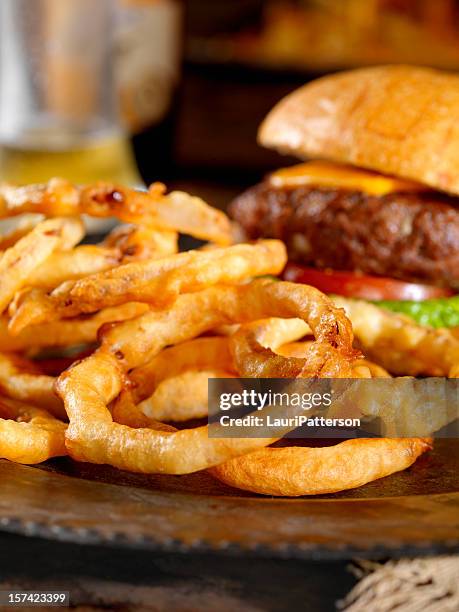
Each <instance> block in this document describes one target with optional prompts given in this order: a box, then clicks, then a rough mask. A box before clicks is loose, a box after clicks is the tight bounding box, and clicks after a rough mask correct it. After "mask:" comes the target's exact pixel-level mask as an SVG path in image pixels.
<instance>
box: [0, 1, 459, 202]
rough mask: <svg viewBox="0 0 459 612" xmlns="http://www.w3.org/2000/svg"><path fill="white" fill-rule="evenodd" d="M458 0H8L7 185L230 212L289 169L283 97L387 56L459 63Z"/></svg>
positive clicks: (0, 26)
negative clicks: (167, 190) (276, 123)
mask: <svg viewBox="0 0 459 612" xmlns="http://www.w3.org/2000/svg"><path fill="white" fill-rule="evenodd" d="M458 17H459V2H457V1H456V0H435V1H432V0H218V1H215V0H183V1H180V0H97V2H94V1H93V0H0V180H7V181H8V180H9V181H14V182H19V183H27V182H31V181H33V182H35V181H44V180H47V179H48V178H50V177H52V176H56V175H60V176H65V177H68V178H70V179H71V180H74V181H78V182H85V181H92V180H95V179H97V178H100V179H113V180H119V181H123V182H127V183H130V184H136V185H141V184H143V183H150V182H152V181H154V180H162V181H164V182H166V183H167V184H168V186H171V187H182V188H185V189H189V190H191V191H193V192H195V193H197V194H199V195H202V196H203V197H206V198H207V199H208V200H209V201H210V202H211V203H213V204H215V205H218V206H224V205H225V203H226V202H227V201H228V200H229V199H230V198H231V197H232V196H233V195H235V194H236V193H238V192H239V191H241V189H243V188H244V187H245V186H246V185H248V184H251V183H254V182H256V181H257V180H259V178H260V177H261V176H262V175H263V174H264V173H265V172H267V171H268V170H269V169H270V168H272V167H275V166H279V165H280V164H281V163H288V162H289V160H283V161H281V160H280V158H279V156H277V155H276V154H274V153H270V152H268V151H263V150H262V149H260V148H259V147H258V146H257V144H256V131H257V127H258V125H259V123H260V121H261V120H262V118H263V117H264V115H265V114H266V113H267V112H268V110H269V109H270V108H271V107H272V106H273V104H274V103H275V102H276V101H278V100H279V99H280V98H281V97H282V96H283V95H285V94H286V93H288V92H289V91H291V90H292V89H294V88H295V87H297V86H299V85H300V84H302V83H304V82H307V81H309V80H311V79H313V78H316V77H317V76H320V75H323V74H326V73H328V72H334V71H337V70H342V69H346V68H353V67H358V66H365V65H370V64H378V63H411V64H419V65H428V66H436V67H440V68H444V69H448V70H457V69H458V68H459V29H458V23H459V20H458Z"/></svg>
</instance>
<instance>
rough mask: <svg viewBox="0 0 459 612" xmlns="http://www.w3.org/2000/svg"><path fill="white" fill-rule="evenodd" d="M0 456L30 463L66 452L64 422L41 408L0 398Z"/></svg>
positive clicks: (39, 461)
mask: <svg viewBox="0 0 459 612" xmlns="http://www.w3.org/2000/svg"><path fill="white" fill-rule="evenodd" d="M0 417H1V418H0V457H1V458H2V459H9V460H10V461H16V462H18V463H26V464H34V463H41V462H42V461H46V460H47V459H50V458H51V457H59V456H62V455H66V454H67V453H66V449H65V435H64V434H65V430H66V425H65V423H62V422H61V421H58V420H57V419H56V418H54V417H53V416H51V415H50V414H49V413H48V412H46V411H45V410H42V409H40V408H35V407H33V406H29V405H28V404H24V403H22V402H18V401H15V400H12V399H6V398H0Z"/></svg>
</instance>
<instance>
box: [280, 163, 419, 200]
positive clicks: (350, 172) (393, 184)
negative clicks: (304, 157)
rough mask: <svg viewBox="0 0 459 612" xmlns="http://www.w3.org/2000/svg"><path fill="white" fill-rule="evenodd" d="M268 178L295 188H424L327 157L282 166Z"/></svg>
mask: <svg viewBox="0 0 459 612" xmlns="http://www.w3.org/2000/svg"><path fill="white" fill-rule="evenodd" d="M268 180H269V182H270V183H271V185H273V187H280V188H283V187H285V188H295V187H303V186H308V185H311V186H316V187H332V188H336V189H352V190H356V191H363V192H365V193H369V194H371V195H385V194H387V193H393V192H395V191H414V192H416V191H427V190H428V188H427V187H425V186H424V185H422V184H421V183H415V182H414V181H409V180H406V179H401V178H397V177H393V176H385V175H384V174H378V173H377V172H372V171H371V170H363V169H361V168H356V167H354V166H346V165H344V164H335V163H333V162H328V161H311V162H307V163H304V164H297V165H295V166H290V167H289V168H282V169H281V170H277V171H276V172H274V173H273V174H271V175H270V176H269V179H268Z"/></svg>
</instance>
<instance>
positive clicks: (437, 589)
mask: <svg viewBox="0 0 459 612" xmlns="http://www.w3.org/2000/svg"><path fill="white" fill-rule="evenodd" d="M351 571H353V573H354V574H355V575H356V576H357V577H358V578H361V580H360V582H359V583H358V584H356V586H355V587H354V588H353V589H352V591H351V592H350V593H349V595H347V597H346V598H345V599H344V600H343V601H340V602H338V604H337V607H338V609H339V610H346V612H391V611H396V612H458V610H459V556H446V555H445V556H441V557H431V558H420V559H400V560H398V561H395V560H394V561H388V562H387V563H384V564H381V563H375V562H372V561H359V562H356V564H355V565H354V566H352V567H351Z"/></svg>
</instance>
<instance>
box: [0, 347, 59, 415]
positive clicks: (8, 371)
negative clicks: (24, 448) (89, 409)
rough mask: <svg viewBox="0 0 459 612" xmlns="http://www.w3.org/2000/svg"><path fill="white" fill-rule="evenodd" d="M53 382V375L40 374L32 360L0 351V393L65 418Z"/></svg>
mask: <svg viewBox="0 0 459 612" xmlns="http://www.w3.org/2000/svg"><path fill="white" fill-rule="evenodd" d="M54 382H55V379H54V377H53V376H46V375H44V374H42V373H41V372H40V370H39V368H38V367H37V365H36V364H34V363H33V362H31V361H28V360H26V359H23V358H20V357H17V356H13V355H4V354H1V353H0V393H2V394H3V395H6V396H8V397H11V398H12V399H17V400H21V401H24V402H28V403H31V404H33V405H34V406H39V407H41V408H46V409H47V410H48V411H49V412H51V413H52V414H53V415H54V416H56V417H58V418H60V419H66V418H67V415H66V413H65V410H64V406H63V404H62V401H61V400H60V399H59V398H58V397H57V396H56V395H55V394H54Z"/></svg>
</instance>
